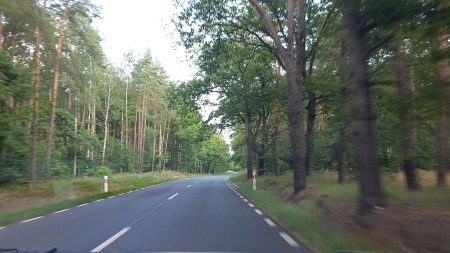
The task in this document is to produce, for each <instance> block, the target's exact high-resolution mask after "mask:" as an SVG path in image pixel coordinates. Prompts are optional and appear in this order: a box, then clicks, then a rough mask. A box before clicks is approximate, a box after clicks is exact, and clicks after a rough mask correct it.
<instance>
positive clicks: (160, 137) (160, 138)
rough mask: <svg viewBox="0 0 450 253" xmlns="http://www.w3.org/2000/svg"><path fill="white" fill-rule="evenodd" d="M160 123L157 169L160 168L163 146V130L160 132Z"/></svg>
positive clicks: (160, 128) (160, 129) (160, 125)
mask: <svg viewBox="0 0 450 253" xmlns="http://www.w3.org/2000/svg"><path fill="white" fill-rule="evenodd" d="M162 131H163V130H162V124H159V140H158V158H159V166H158V167H159V171H161V170H162V148H163V146H162V145H163V142H164V137H163V132H162Z"/></svg>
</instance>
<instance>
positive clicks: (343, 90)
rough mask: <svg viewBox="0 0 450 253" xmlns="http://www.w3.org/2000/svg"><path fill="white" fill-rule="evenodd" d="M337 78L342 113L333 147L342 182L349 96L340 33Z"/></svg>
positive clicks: (342, 40)
mask: <svg viewBox="0 0 450 253" xmlns="http://www.w3.org/2000/svg"><path fill="white" fill-rule="evenodd" d="M337 61H338V62H339V79H340V91H339V100H338V101H339V109H338V114H340V115H342V119H341V123H340V124H339V126H338V129H339V131H338V133H339V136H338V141H337V145H336V148H335V152H334V153H335V154H336V160H337V171H338V183H339V184H344V183H346V180H347V167H346V165H345V163H344V158H345V155H346V152H347V143H348V141H349V140H348V139H349V134H348V122H347V120H345V119H346V118H347V117H346V116H347V115H348V113H349V107H350V106H349V96H348V89H347V87H348V77H349V73H348V68H347V66H348V61H347V57H346V49H345V38H344V34H341V43H340V53H339V58H338V59H337Z"/></svg>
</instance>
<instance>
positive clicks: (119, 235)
mask: <svg viewBox="0 0 450 253" xmlns="http://www.w3.org/2000/svg"><path fill="white" fill-rule="evenodd" d="M130 228H131V227H126V228H124V229H122V230H120V231H119V232H118V233H117V234H115V235H113V236H112V237H111V238H109V239H108V240H106V241H105V242H104V243H102V244H100V245H98V246H97V247H96V248H95V249H93V250H91V252H100V251H101V250H102V249H104V248H105V247H106V246H108V245H110V244H111V243H112V242H114V241H115V240H117V238H119V237H121V236H122V235H123V234H125V233H126V232H127V231H128V230H130Z"/></svg>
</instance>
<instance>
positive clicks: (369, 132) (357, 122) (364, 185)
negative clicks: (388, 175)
mask: <svg viewBox="0 0 450 253" xmlns="http://www.w3.org/2000/svg"><path fill="white" fill-rule="evenodd" d="M342 5H343V17H344V31H345V34H346V37H347V44H346V48H347V52H348V57H349V69H350V73H351V74H350V92H351V95H352V100H351V111H352V114H351V115H352V135H353V146H354V155H355V162H356V167H357V170H358V179H359V180H358V183H359V190H360V197H359V213H360V214H366V213H368V212H370V211H371V210H373V209H374V208H375V207H376V206H382V205H383V199H382V191H381V185H380V175H379V171H378V162H377V158H376V153H377V152H376V144H375V133H374V129H373V116H372V115H373V114H372V106H371V102H370V90H369V89H370V84H369V80H368V76H369V74H368V66H367V59H366V57H367V55H366V51H367V46H366V38H365V36H366V35H365V31H364V26H363V24H362V19H361V17H360V15H359V13H358V7H356V6H354V2H348V1H343V4H342Z"/></svg>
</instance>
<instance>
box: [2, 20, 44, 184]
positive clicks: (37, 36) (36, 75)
mask: <svg viewBox="0 0 450 253" xmlns="http://www.w3.org/2000/svg"><path fill="white" fill-rule="evenodd" d="M0 23H1V22H0ZM40 47H41V32H40V30H39V27H36V29H35V32H34V53H33V76H32V83H33V87H34V89H35V90H34V97H33V115H32V119H31V121H32V123H31V180H33V181H36V174H37V143H38V136H39V96H40V92H39V89H40V86H41V59H40V57H41V55H40Z"/></svg>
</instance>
